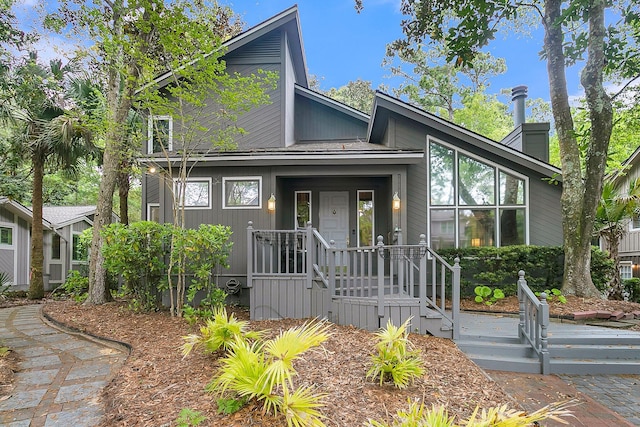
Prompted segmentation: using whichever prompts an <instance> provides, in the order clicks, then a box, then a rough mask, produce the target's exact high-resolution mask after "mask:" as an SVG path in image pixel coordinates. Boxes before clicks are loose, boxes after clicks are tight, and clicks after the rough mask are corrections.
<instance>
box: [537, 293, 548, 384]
mask: <svg viewBox="0 0 640 427" xmlns="http://www.w3.org/2000/svg"><path fill="white" fill-rule="evenodd" d="M538 323H539V325H540V364H541V365H542V374H544V375H547V374H548V373H549V365H550V357H549V342H548V337H547V333H548V331H547V330H548V328H549V304H547V294H546V293H544V292H542V293H541V294H540V316H539V318H538Z"/></svg>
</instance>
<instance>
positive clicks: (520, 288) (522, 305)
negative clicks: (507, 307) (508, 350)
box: [518, 270, 527, 344]
mask: <svg viewBox="0 0 640 427" xmlns="http://www.w3.org/2000/svg"><path fill="white" fill-rule="evenodd" d="M526 284H527V281H526V280H525V279H524V270H520V271H518V312H519V315H520V321H519V323H518V337H519V338H520V343H521V344H524V343H525V341H526V337H525V331H524V328H525V317H526V313H525V301H524V299H525V295H524V286H526Z"/></svg>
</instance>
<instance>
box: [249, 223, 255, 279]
mask: <svg viewBox="0 0 640 427" xmlns="http://www.w3.org/2000/svg"><path fill="white" fill-rule="evenodd" d="M255 259H256V249H255V247H254V245H253V222H252V221H249V224H248V225H247V288H252V287H253V263H254V260H255Z"/></svg>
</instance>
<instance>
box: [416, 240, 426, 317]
mask: <svg viewBox="0 0 640 427" xmlns="http://www.w3.org/2000/svg"><path fill="white" fill-rule="evenodd" d="M419 251H420V253H419V256H420V291H419V292H420V294H419V295H418V297H419V299H420V316H426V315H427V236H425V235H424V234H421V235H420V249H419Z"/></svg>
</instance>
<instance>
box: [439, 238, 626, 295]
mask: <svg viewBox="0 0 640 427" xmlns="http://www.w3.org/2000/svg"><path fill="white" fill-rule="evenodd" d="M438 253H439V254H440V255H441V256H442V257H444V258H445V259H446V260H447V262H449V263H450V264H453V260H454V258H456V257H459V258H460V266H461V267H462V270H461V278H460V280H461V289H460V292H461V295H462V297H466V298H468V297H475V292H474V290H475V287H476V286H479V285H480V286H488V287H490V288H500V289H502V291H503V292H504V294H505V296H510V295H516V294H517V289H518V288H517V280H518V271H520V270H524V272H525V279H526V280H527V284H528V285H529V287H530V288H531V289H532V290H533V291H534V292H542V291H544V290H547V289H553V288H556V289H562V275H563V273H564V252H563V250H562V248H561V247H557V246H552V247H549V246H524V245H523V246H504V247H500V248H496V247H492V246H486V247H469V248H449V249H441V250H439V251H438ZM613 271H614V267H613V262H612V261H611V260H610V259H609V257H608V255H607V254H606V253H604V252H602V251H601V250H600V249H598V248H596V247H592V251H591V277H592V279H593V282H594V284H595V285H596V287H597V288H598V289H599V290H601V291H603V290H604V289H606V288H607V286H608V283H609V280H610V278H611V274H612V273H613Z"/></svg>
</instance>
